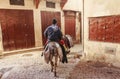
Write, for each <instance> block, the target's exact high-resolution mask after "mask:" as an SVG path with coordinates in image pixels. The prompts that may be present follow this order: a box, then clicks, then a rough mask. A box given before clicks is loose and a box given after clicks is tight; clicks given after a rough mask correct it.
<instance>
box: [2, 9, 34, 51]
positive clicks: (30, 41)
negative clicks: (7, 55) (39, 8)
mask: <svg viewBox="0 0 120 79" xmlns="http://www.w3.org/2000/svg"><path fill="white" fill-rule="evenodd" d="M0 22H1V28H2V37H3V47H4V50H5V51H11V50H17V49H24V48H31V47H34V46H35V40H34V24H33V11H32V10H10V9H4V10H3V9H0Z"/></svg>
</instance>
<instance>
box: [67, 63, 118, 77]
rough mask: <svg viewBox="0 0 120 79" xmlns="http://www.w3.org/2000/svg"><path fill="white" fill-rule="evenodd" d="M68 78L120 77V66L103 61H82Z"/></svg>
mask: <svg viewBox="0 0 120 79" xmlns="http://www.w3.org/2000/svg"><path fill="white" fill-rule="evenodd" d="M66 79H120V68H115V67H112V66H110V65H109V64H106V63H103V62H93V61H88V62H83V61H80V62H79V63H78V64H77V65H76V66H75V67H74V69H73V71H71V72H70V76H69V77H68V78H66Z"/></svg>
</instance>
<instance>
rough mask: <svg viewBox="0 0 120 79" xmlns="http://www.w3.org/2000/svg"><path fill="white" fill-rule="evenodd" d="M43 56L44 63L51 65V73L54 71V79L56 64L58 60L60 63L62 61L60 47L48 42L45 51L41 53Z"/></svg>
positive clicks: (55, 43)
mask: <svg viewBox="0 0 120 79" xmlns="http://www.w3.org/2000/svg"><path fill="white" fill-rule="evenodd" d="M43 54H44V59H45V62H46V63H49V62H50V64H51V72H53V71H54V76H55V77H56V67H57V62H58V58H59V59H60V61H62V58H63V53H62V49H61V47H60V45H59V44H58V43H57V42H49V43H48V44H47V45H46V47H45V50H44V52H43ZM53 57H54V62H53Z"/></svg>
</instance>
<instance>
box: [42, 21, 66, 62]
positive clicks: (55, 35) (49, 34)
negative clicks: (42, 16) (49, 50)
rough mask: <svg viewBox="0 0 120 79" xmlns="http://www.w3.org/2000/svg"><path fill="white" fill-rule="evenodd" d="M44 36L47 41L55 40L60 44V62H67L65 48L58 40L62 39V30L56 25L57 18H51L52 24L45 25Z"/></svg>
mask: <svg viewBox="0 0 120 79" xmlns="http://www.w3.org/2000/svg"><path fill="white" fill-rule="evenodd" d="M44 36H45V37H46V38H47V42H50V41H55V42H58V43H59V44H60V46H61V48H62V52H63V59H62V62H63V63H64V62H66V63H67V62H68V61H67V56H66V52H65V48H64V46H63V45H62V44H61V43H60V40H61V39H62V32H61V30H60V28H59V27H58V26H57V20H56V19H53V21H52V25H50V26H48V27H47V29H46V30H45V32H44Z"/></svg>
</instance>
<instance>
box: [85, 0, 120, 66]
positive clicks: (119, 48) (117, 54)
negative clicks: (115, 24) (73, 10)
mask: <svg viewBox="0 0 120 79" xmlns="http://www.w3.org/2000/svg"><path fill="white" fill-rule="evenodd" d="M84 3H85V4H84V7H85V8H84V13H85V14H84V15H85V16H84V17H85V20H84V48H85V50H84V52H85V53H86V58H87V59H93V60H100V61H105V62H109V63H112V64H113V65H115V66H119V67H120V60H119V59H120V44H118V43H106V42H97V41H90V40H89V39H88V37H89V36H88V35H89V25H88V17H98V16H107V15H119V14H120V7H119V5H120V0H109V1H107V0H84ZM109 49H110V50H114V51H113V52H108V51H107V50H109Z"/></svg>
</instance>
